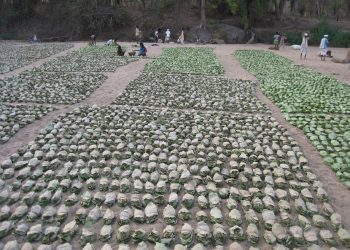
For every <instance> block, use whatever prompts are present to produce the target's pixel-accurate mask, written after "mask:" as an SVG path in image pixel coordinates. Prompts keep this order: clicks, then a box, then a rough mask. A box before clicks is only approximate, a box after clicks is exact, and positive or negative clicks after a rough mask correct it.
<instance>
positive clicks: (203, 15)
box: [200, 0, 207, 29]
mask: <svg viewBox="0 0 350 250" xmlns="http://www.w3.org/2000/svg"><path fill="white" fill-rule="evenodd" d="M200 27H201V28H202V29H205V28H206V27H207V20H206V16H205V0H201V25H200Z"/></svg>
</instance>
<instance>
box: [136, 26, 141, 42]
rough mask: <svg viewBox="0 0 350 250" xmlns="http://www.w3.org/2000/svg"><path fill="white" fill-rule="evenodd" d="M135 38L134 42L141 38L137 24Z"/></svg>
mask: <svg viewBox="0 0 350 250" xmlns="http://www.w3.org/2000/svg"><path fill="white" fill-rule="evenodd" d="M135 39H136V42H137V43H139V42H140V39H141V31H140V28H139V26H136V28H135Z"/></svg>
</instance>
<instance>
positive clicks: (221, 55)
mask: <svg viewBox="0 0 350 250" xmlns="http://www.w3.org/2000/svg"><path fill="white" fill-rule="evenodd" d="M122 44H123V45H128V46H129V47H130V43H122ZM83 45H84V44H81V43H77V44H75V48H78V47H81V46H83ZM147 46H148V48H147V49H148V57H149V58H154V57H157V56H159V55H160V54H161V50H162V48H164V47H173V46H178V45H173V44H166V45H163V44H161V45H160V46H154V47H153V46H150V44H148V45H147ZM186 46H187V45H186ZM190 46H198V45H190ZM205 46H206V47H207V46H210V47H213V48H214V52H215V54H216V55H217V57H218V59H219V61H220V62H221V63H222V65H223V66H224V68H225V76H226V77H228V78H236V79H246V80H256V78H255V77H254V76H253V75H251V74H250V73H249V72H247V71H246V70H244V69H243V68H242V67H241V66H240V64H239V62H238V61H237V60H235V59H234V57H233V55H232V53H233V52H234V51H235V50H237V49H243V48H246V49H249V48H251V49H268V45H260V44H259V45H250V46H245V45H205ZM68 52H69V50H68V51H64V52H62V53H59V54H57V55H55V56H51V57H49V58H46V59H43V60H39V61H37V62H35V63H33V64H31V65H29V66H26V67H23V68H20V69H17V70H15V71H12V72H10V73H8V74H6V75H7V76H9V75H14V74H17V73H20V72H22V71H23V70H26V69H31V68H32V67H34V66H38V65H41V64H42V63H44V62H46V61H48V60H50V59H52V58H55V57H57V56H59V55H62V54H65V53H68ZM316 52H317V49H316V48H311V52H310V56H309V59H308V60H307V61H303V62H302V63H303V65H305V66H306V67H310V68H313V69H315V70H317V71H320V72H322V73H325V74H329V75H332V73H336V75H334V77H336V78H337V79H339V80H342V79H345V80H346V82H347V83H349V84H350V70H349V65H338V64H334V63H332V62H330V61H326V62H321V61H320V59H319V58H318V57H317V56H316ZM343 52H344V53H343ZM276 53H278V54H281V55H283V56H286V57H288V58H290V59H292V60H294V61H295V62H297V63H300V61H299V52H298V51H294V50H292V49H290V48H286V49H285V50H283V51H279V52H276ZM336 53H337V55H338V54H339V57H342V54H344V55H345V49H337V50H335V52H334V54H336ZM148 61H149V59H141V60H139V61H136V62H132V63H130V64H128V65H126V66H123V67H119V68H117V69H116V71H115V72H113V73H109V74H108V79H107V80H106V81H105V82H104V83H103V84H102V85H101V87H100V88H98V89H97V90H96V91H95V92H94V93H93V94H92V95H91V96H90V97H89V98H87V99H86V100H84V101H83V102H81V103H79V104H75V105H57V106H55V105H53V106H55V107H56V108H57V110H56V111H53V112H51V113H49V114H48V115H47V116H45V117H44V118H43V119H41V120H38V121H36V122H34V123H32V124H30V125H27V126H26V127H24V128H22V129H21V130H20V131H19V132H18V133H17V134H16V135H15V136H13V137H12V138H11V139H10V141H8V142H7V143H5V144H3V145H0V162H2V161H3V160H4V159H6V158H7V157H8V156H9V155H11V154H12V153H14V152H16V150H17V149H18V148H19V147H20V146H21V145H23V144H27V143H28V142H30V141H32V140H34V138H35V137H36V135H37V133H38V131H39V130H40V129H41V128H43V127H45V126H46V124H48V123H49V122H52V121H53V120H54V119H56V118H57V117H58V116H59V115H61V114H64V113H66V112H69V111H71V110H73V109H74V108H76V107H79V106H84V105H90V106H91V105H94V104H96V105H107V104H109V103H111V102H112V101H113V100H114V99H115V98H116V97H117V96H118V95H120V94H121V93H122V91H123V90H124V89H125V87H126V86H127V85H128V83H129V82H130V81H131V80H133V79H135V78H137V77H138V76H139V75H140V74H141V72H142V70H143V68H144V66H145V64H146V63H147V62H148ZM1 77H3V76H1ZM257 96H258V97H259V98H260V99H261V100H262V101H263V102H264V103H265V104H267V105H268V107H269V108H270V109H271V110H272V113H273V117H274V118H275V119H276V120H277V121H278V122H280V123H281V124H282V125H283V126H284V127H285V128H287V129H288V131H289V133H290V134H291V136H292V137H293V138H294V139H295V140H296V141H297V142H298V143H299V145H300V147H301V149H302V151H303V153H304V154H305V155H306V156H307V158H308V160H309V165H310V167H311V168H312V169H313V170H314V173H315V174H316V175H317V176H318V178H319V179H320V180H321V181H322V182H323V183H324V184H325V185H326V186H325V188H326V189H327V191H328V193H329V196H330V203H331V204H332V205H333V206H334V207H335V209H336V211H337V212H338V213H340V214H341V215H342V217H343V221H344V223H345V225H347V226H348V227H349V226H350V217H349V216H348V211H349V207H350V191H349V190H347V189H346V188H345V187H344V186H343V184H341V183H340V182H339V181H338V179H337V177H336V176H335V174H334V173H333V172H332V170H331V169H330V168H329V167H328V166H327V165H326V164H325V163H324V162H323V160H322V158H321V157H320V156H319V154H318V152H317V151H316V149H315V148H314V147H313V145H312V144H311V143H310V142H309V140H308V139H307V138H306V136H305V135H304V134H303V132H302V131H301V130H299V129H297V128H295V127H293V126H292V125H290V124H289V123H288V122H287V121H286V120H284V118H283V116H282V113H281V112H280V110H279V109H278V108H277V107H276V106H275V105H274V104H273V103H272V102H271V101H270V100H269V99H268V98H267V97H266V96H264V94H263V93H262V92H261V90H260V89H258V91H257Z"/></svg>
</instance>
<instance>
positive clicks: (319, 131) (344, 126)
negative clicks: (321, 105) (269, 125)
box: [286, 114, 350, 188]
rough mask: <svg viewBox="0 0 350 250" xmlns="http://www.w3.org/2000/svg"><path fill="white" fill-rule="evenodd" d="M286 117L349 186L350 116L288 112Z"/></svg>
mask: <svg viewBox="0 0 350 250" xmlns="http://www.w3.org/2000/svg"><path fill="white" fill-rule="evenodd" d="M286 119H287V120H288V121H289V122H290V123H292V124H293V125H294V126H297V127H299V128H300V129H302V130H303V131H304V133H305V135H307V136H308V138H309V139H310V141H311V142H312V143H313V144H314V145H315V147H316V148H317V150H318V151H319V152H320V155H321V156H322V157H323V159H324V161H325V162H326V163H327V164H329V165H330V166H331V168H332V169H333V170H334V171H335V172H336V174H337V176H338V177H339V179H340V180H341V181H343V182H344V184H345V185H346V186H347V187H349V188H350V117H349V116H348V115H327V114H315V115H304V114H290V115H286Z"/></svg>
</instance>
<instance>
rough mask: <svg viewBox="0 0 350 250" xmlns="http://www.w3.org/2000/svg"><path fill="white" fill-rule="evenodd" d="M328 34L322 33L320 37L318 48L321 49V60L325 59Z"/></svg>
mask: <svg viewBox="0 0 350 250" xmlns="http://www.w3.org/2000/svg"><path fill="white" fill-rule="evenodd" d="M328 45H329V41H328V35H324V36H323V38H322V39H321V43H320V50H321V61H326V56H327V52H328Z"/></svg>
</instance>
